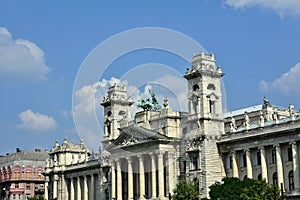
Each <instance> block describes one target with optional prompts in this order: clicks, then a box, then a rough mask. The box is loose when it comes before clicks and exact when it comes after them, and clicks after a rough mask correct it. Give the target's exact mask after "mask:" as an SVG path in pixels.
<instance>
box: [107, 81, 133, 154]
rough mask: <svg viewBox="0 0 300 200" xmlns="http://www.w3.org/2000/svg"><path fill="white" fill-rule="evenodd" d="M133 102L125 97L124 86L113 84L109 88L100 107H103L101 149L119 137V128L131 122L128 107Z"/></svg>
mask: <svg viewBox="0 0 300 200" xmlns="http://www.w3.org/2000/svg"><path fill="white" fill-rule="evenodd" d="M132 104H133V101H132V100H131V99H130V98H129V97H127V90H126V86H120V85H118V84H114V85H113V86H111V87H109V89H108V92H107V95H106V96H105V97H103V101H102V103H101V105H102V106H103V107H104V136H103V140H102V143H103V149H106V147H107V146H108V145H109V144H111V141H113V140H115V139H116V138H117V137H118V136H119V130H118V129H119V128H120V127H121V126H126V125H127V123H128V121H130V120H131V116H130V106H131V105H132Z"/></svg>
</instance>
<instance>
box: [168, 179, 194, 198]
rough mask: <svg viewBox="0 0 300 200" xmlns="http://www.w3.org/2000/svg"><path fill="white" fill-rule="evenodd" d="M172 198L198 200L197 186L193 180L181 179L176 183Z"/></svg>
mask: <svg viewBox="0 0 300 200" xmlns="http://www.w3.org/2000/svg"><path fill="white" fill-rule="evenodd" d="M172 199H173V200H186V199H188V200H199V192H198V186H197V184H196V183H194V182H187V181H181V182H179V183H178V184H177V185H176V188H175V190H174V195H173V197H172Z"/></svg>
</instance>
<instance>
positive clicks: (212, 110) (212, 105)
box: [209, 100, 215, 114]
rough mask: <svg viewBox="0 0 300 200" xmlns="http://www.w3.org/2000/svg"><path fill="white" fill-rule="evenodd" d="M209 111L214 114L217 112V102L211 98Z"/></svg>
mask: <svg viewBox="0 0 300 200" xmlns="http://www.w3.org/2000/svg"><path fill="white" fill-rule="evenodd" d="M209 111H210V113H212V114H214V113H215V102H213V101H212V100H209Z"/></svg>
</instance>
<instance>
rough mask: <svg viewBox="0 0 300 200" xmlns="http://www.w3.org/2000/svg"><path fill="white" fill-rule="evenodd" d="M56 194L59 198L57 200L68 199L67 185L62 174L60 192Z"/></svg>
mask: <svg viewBox="0 0 300 200" xmlns="http://www.w3.org/2000/svg"><path fill="white" fill-rule="evenodd" d="M58 194H59V196H60V198H58V199H69V191H68V184H67V180H66V178H65V176H64V174H62V175H61V191H60V192H59V193H58Z"/></svg>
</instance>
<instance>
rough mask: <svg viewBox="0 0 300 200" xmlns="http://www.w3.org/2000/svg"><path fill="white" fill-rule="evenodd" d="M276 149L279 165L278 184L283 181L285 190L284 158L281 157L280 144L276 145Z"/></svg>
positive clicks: (277, 163) (277, 164)
mask: <svg viewBox="0 0 300 200" xmlns="http://www.w3.org/2000/svg"><path fill="white" fill-rule="evenodd" d="M275 149H276V166H277V176H278V186H279V187H280V185H281V183H282V184H283V190H284V181H283V169H282V158H281V149H280V146H279V144H277V145H275Z"/></svg>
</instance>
